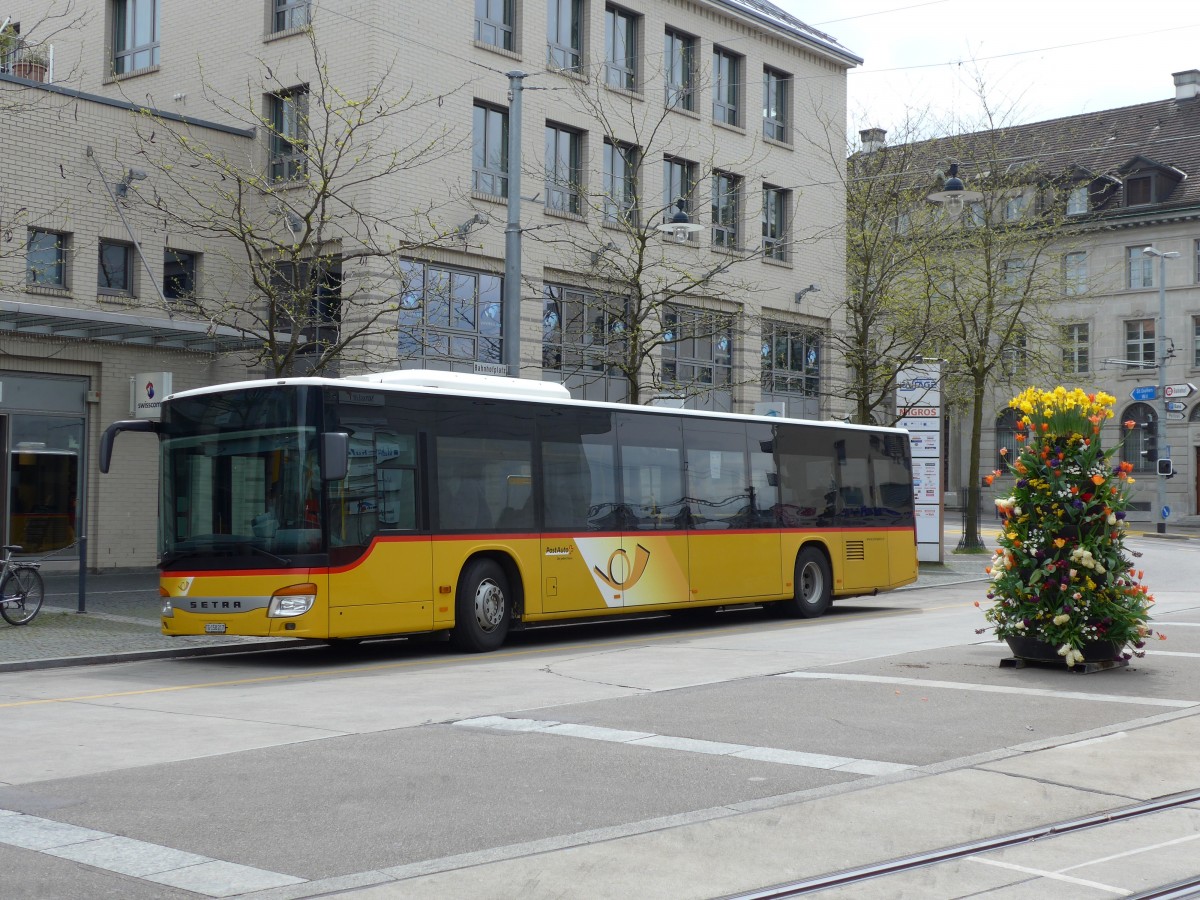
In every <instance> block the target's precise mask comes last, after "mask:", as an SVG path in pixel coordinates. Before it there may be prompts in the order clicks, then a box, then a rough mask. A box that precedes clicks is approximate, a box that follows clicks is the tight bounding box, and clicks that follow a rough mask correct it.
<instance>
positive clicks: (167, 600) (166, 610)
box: [158, 587, 175, 619]
mask: <svg viewBox="0 0 1200 900" xmlns="http://www.w3.org/2000/svg"><path fill="white" fill-rule="evenodd" d="M158 596H159V597H161V598H162V617H163V618H164V619H173V618H175V604H174V603H173V602H172V601H171V595H170V594H168V593H167V592H166V591H164V590H163V589H162V588H161V587H160V588H159V589H158Z"/></svg>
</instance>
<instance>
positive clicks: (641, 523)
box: [617, 413, 688, 531]
mask: <svg viewBox="0 0 1200 900" xmlns="http://www.w3.org/2000/svg"><path fill="white" fill-rule="evenodd" d="M617 422H618V435H619V443H620V447H621V499H622V504H623V509H624V512H625V514H626V516H627V520H626V522H625V523H624V527H627V528H630V529H633V530H637V531H670V530H673V529H680V528H686V527H687V525H688V508H687V505H686V504H685V503H684V496H683V434H682V429H681V428H680V421H679V419H673V418H670V417H667V416H657V415H654V414H651V413H619V414H618V415H617Z"/></svg>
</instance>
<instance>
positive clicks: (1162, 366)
mask: <svg viewBox="0 0 1200 900" xmlns="http://www.w3.org/2000/svg"><path fill="white" fill-rule="evenodd" d="M1142 253H1144V254H1145V255H1146V256H1157V257H1158V325H1157V329H1158V335H1157V339H1156V340H1155V343H1156V344H1157V345H1158V359H1157V360H1156V361H1157V363H1158V395H1157V396H1158V405H1159V407H1160V408H1159V409H1158V410H1155V412H1156V413H1157V420H1158V429H1157V432H1158V440H1157V444H1158V452H1159V453H1162V452H1163V450H1164V449H1165V448H1166V446H1167V416H1166V414H1165V412H1164V411H1163V403H1164V401H1165V400H1166V399H1167V396H1166V395H1167V260H1168V259H1176V258H1177V257H1178V256H1179V253H1178V251H1176V250H1171V251H1170V252H1165V251H1162V250H1156V249H1155V248H1154V247H1143V248H1142ZM1154 465H1155V468H1156V469H1157V467H1158V462H1157V461H1156V462H1155V463H1154ZM1166 508H1167V478H1166V476H1165V475H1159V476H1158V518H1157V522H1156V524H1155V530H1156V531H1157V532H1158V533H1159V534H1166V533H1167V520H1166V519H1165V518H1164V517H1163V510H1164V509H1166Z"/></svg>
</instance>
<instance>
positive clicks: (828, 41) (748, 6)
mask: <svg viewBox="0 0 1200 900" xmlns="http://www.w3.org/2000/svg"><path fill="white" fill-rule="evenodd" d="M714 2H716V4H717V5H719V6H724V7H726V8H727V9H731V10H733V11H735V12H739V13H741V14H743V15H746V16H750V17H751V18H754V19H758V20H759V21H760V22H763V23H765V24H767V25H769V26H771V27H773V28H776V29H779V30H780V31H784V32H787V33H788V34H790V35H792V36H793V37H798V38H800V39H801V40H803V41H804V42H805V43H809V44H817V45H819V46H820V47H821V48H822V49H824V50H826V51H828V52H830V53H832V54H833V55H835V56H838V57H840V58H841V59H842V60H843V61H845V62H846V63H848V64H850V65H852V66H858V65H862V57H861V56H856V55H855V54H853V53H851V52H850V51H849V50H847V49H846V48H845V47H843V46H842V45H841V44H839V43H838V42H837V39H836V38H834V37H832V36H831V35H828V34H826V33H825V32H823V31H818V30H817V29H815V28H813V27H812V26H811V25H805V24H804V23H803V22H801V21H800V20H799V19H797V18H796V17H795V16H793V15H792V14H791V13H788V12H785V11H784V10H782V9H780V8H779V7H778V6H776V5H775V4H774V3H770V2H768V0H714Z"/></svg>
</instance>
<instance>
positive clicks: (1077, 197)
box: [1067, 184, 1088, 216]
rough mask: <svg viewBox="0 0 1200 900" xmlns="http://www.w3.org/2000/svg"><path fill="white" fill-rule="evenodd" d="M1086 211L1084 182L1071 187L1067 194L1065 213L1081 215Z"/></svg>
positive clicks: (1086, 190) (1086, 196) (1085, 186)
mask: <svg viewBox="0 0 1200 900" xmlns="http://www.w3.org/2000/svg"><path fill="white" fill-rule="evenodd" d="M1087 211H1088V189H1087V185H1086V184H1081V185H1079V186H1078V187H1073V188H1071V193H1069V194H1067V215H1068V216H1082V215H1083V214H1084V213H1086V212H1087Z"/></svg>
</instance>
